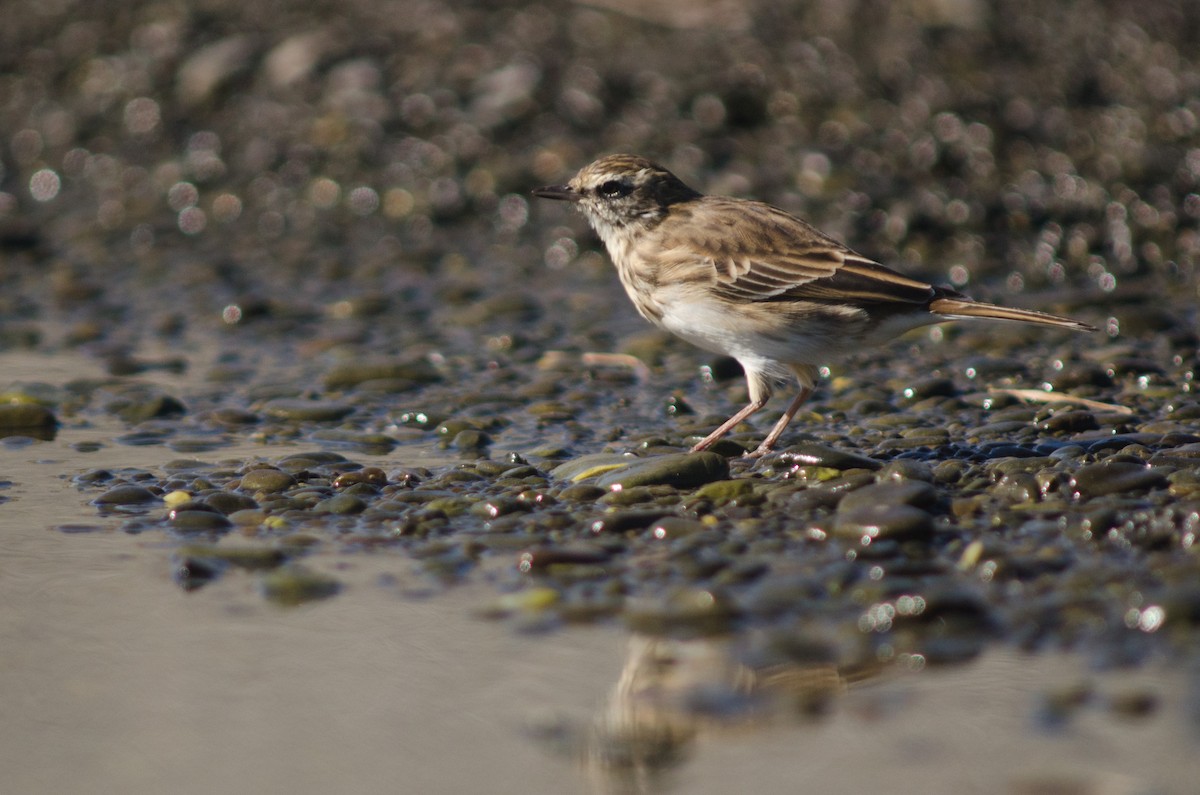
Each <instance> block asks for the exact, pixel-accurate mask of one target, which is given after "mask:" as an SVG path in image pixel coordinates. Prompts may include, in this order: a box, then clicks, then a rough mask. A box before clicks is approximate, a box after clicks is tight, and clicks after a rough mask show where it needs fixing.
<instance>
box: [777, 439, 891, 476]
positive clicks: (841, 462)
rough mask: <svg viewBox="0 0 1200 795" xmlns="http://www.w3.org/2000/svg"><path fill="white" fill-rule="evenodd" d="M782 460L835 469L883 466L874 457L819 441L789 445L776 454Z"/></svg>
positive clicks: (877, 467) (876, 467) (874, 468)
mask: <svg viewBox="0 0 1200 795" xmlns="http://www.w3.org/2000/svg"><path fill="white" fill-rule="evenodd" d="M778 457H779V459H781V460H783V461H788V462H793V463H797V464H803V465H804V466H816V467H828V468H830V469H836V470H847V469H870V470H876V469H879V468H880V467H882V466H883V464H882V463H881V462H879V461H876V460H875V459H874V458H868V457H867V456H864V455H859V454H858V453H853V452H850V451H849V450H839V449H838V448H835V447H830V446H829V445H827V444H821V443H820V442H800V443H798V444H794V445H791V446H790V447H788V448H787V449H786V450H784V451H782V452H781V453H779V454H778Z"/></svg>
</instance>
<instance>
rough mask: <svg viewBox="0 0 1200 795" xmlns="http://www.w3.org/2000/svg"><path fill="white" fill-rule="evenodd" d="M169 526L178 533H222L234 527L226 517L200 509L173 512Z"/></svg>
mask: <svg viewBox="0 0 1200 795" xmlns="http://www.w3.org/2000/svg"><path fill="white" fill-rule="evenodd" d="M169 524H170V527H171V529H172V530H174V531H176V532H178V533H209V532H222V531H225V530H228V529H229V528H230V527H232V526H233V523H232V522H230V521H229V520H228V519H227V518H225V516H224V515H222V514H220V513H217V512H215V511H205V510H199V509H195V510H174V511H171V516H170V520H169Z"/></svg>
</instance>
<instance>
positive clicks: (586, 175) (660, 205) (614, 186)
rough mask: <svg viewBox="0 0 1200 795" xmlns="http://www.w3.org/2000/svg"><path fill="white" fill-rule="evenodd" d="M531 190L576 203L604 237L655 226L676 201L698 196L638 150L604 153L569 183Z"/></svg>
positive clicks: (538, 193)
mask: <svg viewBox="0 0 1200 795" xmlns="http://www.w3.org/2000/svg"><path fill="white" fill-rule="evenodd" d="M533 195H535V196H540V197H541V198H543V199H559V200H562V201H570V202H574V203H575V204H576V206H578V207H579V209H580V210H581V211H582V212H583V214H584V215H585V216H587V219H588V221H589V222H590V223H591V225H592V228H593V229H595V230H596V232H597V233H598V234H599V235H600V237H601V238H604V239H605V240H606V242H607V238H608V235H609V234H614V233H618V232H620V231H636V230H637V229H639V228H649V227H652V226H654V225H655V224H657V223H658V221H660V220H661V219H662V218H663V216H665V215H666V214H667V208H669V207H670V206H671V205H672V204H675V203H677V202H681V201H687V200H690V199H695V198H698V197H699V196H700V194H699V193H697V192H696V191H694V190H692V189H691V188H689V187H688V186H687V185H684V184H683V182H682V181H680V179H679V178H678V177H676V176H675V175H674V174H672V173H671V172H670V171H667V170H666V169H665V168H663V167H662V166H660V165H658V164H657V163H653V162H651V161H649V160H647V159H645V158H644V157H637V156H634V155H609V156H607V157H602V158H600V159H599V160H597V161H596V162H594V163H592V164H590V165H587V166H584V167H583V168H582V169H580V171H579V173H578V174H576V175H575V176H574V177H572V178H571V181H570V182H568V183H567V184H566V185H548V186H546V187H544V188H537V189H536V190H534V191H533Z"/></svg>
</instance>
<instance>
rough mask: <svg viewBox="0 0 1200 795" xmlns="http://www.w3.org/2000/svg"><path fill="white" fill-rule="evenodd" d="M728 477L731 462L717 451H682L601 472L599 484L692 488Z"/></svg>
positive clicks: (618, 486) (616, 486)
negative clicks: (603, 473)
mask: <svg viewBox="0 0 1200 795" xmlns="http://www.w3.org/2000/svg"><path fill="white" fill-rule="evenodd" d="M727 477H729V463H728V462H727V461H726V459H725V458H724V457H723V456H720V455H717V454H716V453H710V452H707V451H706V452H703V453H680V454H675V455H664V456H655V457H653V458H649V459H642V460H639V461H637V463H634V464H631V465H629V466H626V467H624V468H622V469H620V470H617V471H614V472H610V473H608V474H605V475H601V476H600V477H599V478H597V480H596V485H597V486H599V487H601V488H605V489H628V488H633V487H636V486H655V485H667V486H673V487H674V488H677V489H690V488H695V487H696V486H702V485H704V484H705V483H710V482H712V481H714V480H723V479H725V478H727Z"/></svg>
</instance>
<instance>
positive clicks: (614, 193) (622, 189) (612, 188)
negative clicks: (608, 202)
mask: <svg viewBox="0 0 1200 795" xmlns="http://www.w3.org/2000/svg"><path fill="white" fill-rule="evenodd" d="M597 190H598V191H599V192H600V195H601V196H605V197H607V198H609V199H616V198H618V197H620V196H628V195H629V193H630V188H629V186H628V185H626V184H625V183H624V182H621V181H620V180H616V179H610V180H608V181H607V182H604V183H601V185H600V187H599V188H597Z"/></svg>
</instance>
